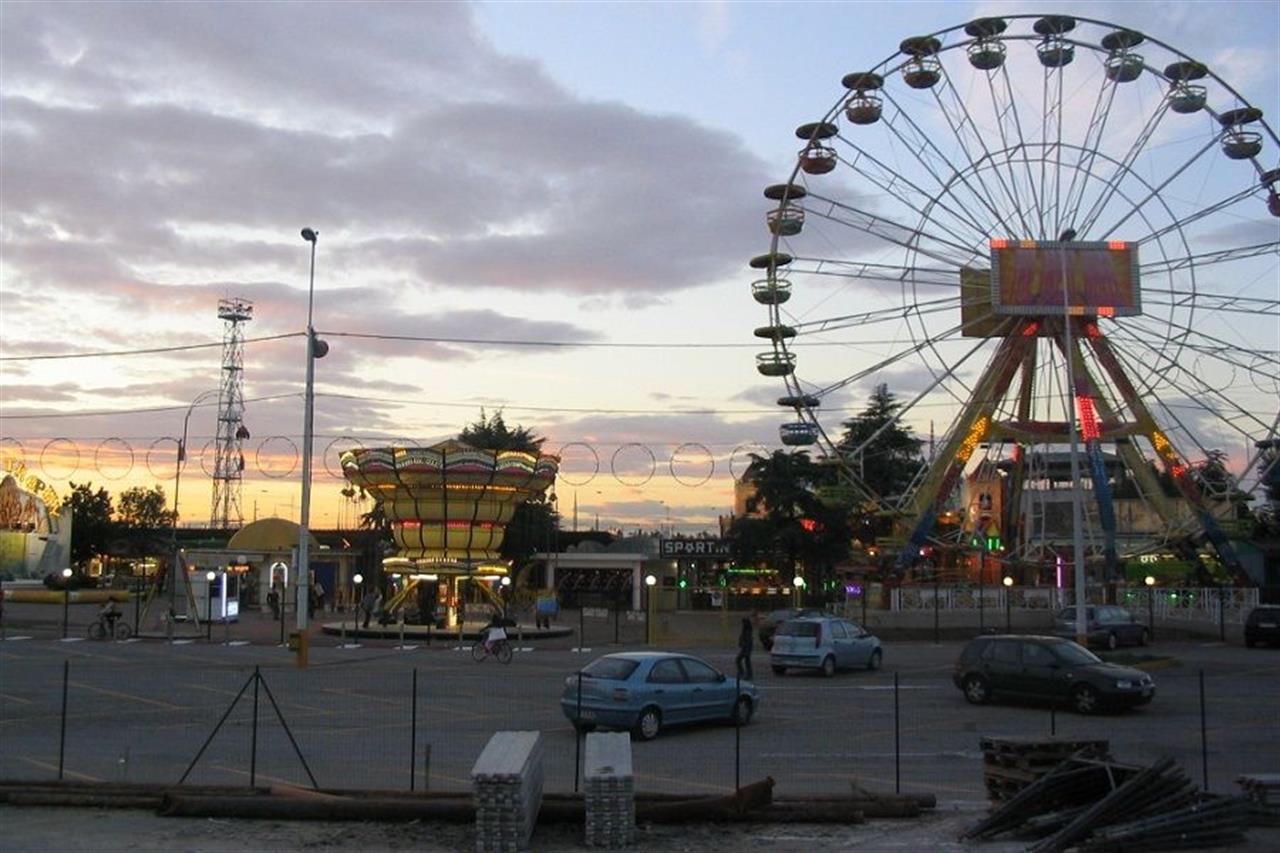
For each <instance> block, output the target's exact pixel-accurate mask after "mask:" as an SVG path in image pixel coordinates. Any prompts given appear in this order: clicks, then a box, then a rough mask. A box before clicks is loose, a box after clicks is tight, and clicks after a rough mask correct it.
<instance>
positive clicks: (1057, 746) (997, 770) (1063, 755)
mask: <svg viewBox="0 0 1280 853" xmlns="http://www.w3.org/2000/svg"><path fill="white" fill-rule="evenodd" d="M1109 749H1110V744H1109V743H1108V742H1107V741H1105V740H1080V739H1073V738H1056V737H1050V738H1044V737H984V738H983V739H982V778H983V781H984V782H985V783H986V786H987V794H988V796H990V797H991V799H993V800H1008V799H1010V798H1011V797H1013V796H1014V795H1015V794H1017V793H1018V792H1019V791H1021V790H1022V789H1023V788H1025V787H1026V786H1027V785H1029V784H1031V783H1032V782H1034V781H1036V780H1037V779H1039V778H1040V777H1041V776H1043V775H1044V774H1045V773H1047V772H1049V770H1050V769H1052V768H1054V767H1056V766H1058V765H1059V764H1061V763H1062V762H1063V761H1065V760H1066V759H1068V758H1070V757H1071V756H1073V755H1079V756H1082V757H1087V758H1098V759H1106V758H1108V757H1109V754H1108V750H1109Z"/></svg>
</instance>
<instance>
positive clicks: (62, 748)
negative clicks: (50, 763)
mask: <svg viewBox="0 0 1280 853" xmlns="http://www.w3.org/2000/svg"><path fill="white" fill-rule="evenodd" d="M70 678H71V660H70V659H69V658H68V659H64V660H63V661H62V724H61V725H60V727H59V729H60V731H59V734H58V781H62V765H63V758H64V757H65V755H66V751H67V682H68V681H69V680H70Z"/></svg>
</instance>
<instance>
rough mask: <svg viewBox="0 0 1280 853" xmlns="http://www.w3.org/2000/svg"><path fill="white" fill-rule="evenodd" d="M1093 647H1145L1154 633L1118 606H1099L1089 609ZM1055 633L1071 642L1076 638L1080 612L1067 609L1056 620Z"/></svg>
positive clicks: (1088, 630)
mask: <svg viewBox="0 0 1280 853" xmlns="http://www.w3.org/2000/svg"><path fill="white" fill-rule="evenodd" d="M1085 619H1086V620H1087V626H1088V627H1087V628H1086V630H1087V632H1088V637H1089V645H1091V646H1099V647H1101V648H1104V649H1115V648H1119V647H1120V646H1145V645H1146V644H1147V643H1148V642H1149V641H1150V640H1151V631H1150V629H1148V628H1147V626H1146V625H1144V624H1142V623H1141V622H1139V621H1137V620H1136V619H1134V618H1133V614H1132V613H1130V612H1129V611H1128V610H1125V609H1124V608H1123V607H1116V606H1115V605H1114V604H1097V605H1090V606H1088V607H1086V608H1085ZM1053 633H1054V635H1055V636H1058V637H1063V638H1065V639H1068V640H1074V639H1075V638H1076V609H1075V608H1074V607H1064V608H1063V609H1062V610H1060V611H1058V614H1057V616H1055V617H1054V623H1053Z"/></svg>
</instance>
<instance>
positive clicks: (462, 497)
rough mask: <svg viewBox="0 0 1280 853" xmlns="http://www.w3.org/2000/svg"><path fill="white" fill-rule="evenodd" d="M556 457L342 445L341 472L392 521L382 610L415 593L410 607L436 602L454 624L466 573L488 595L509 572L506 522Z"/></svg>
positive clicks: (455, 446) (553, 468) (540, 489)
mask: <svg viewBox="0 0 1280 853" xmlns="http://www.w3.org/2000/svg"><path fill="white" fill-rule="evenodd" d="M559 464H560V460H559V458H558V457H555V456H550V455H547V454H534V453H526V452H524V451H519V450H482V449H480V448H476V447H472V446H470V445H468V444H463V443H462V442H459V441H445V442H441V443H439V444H436V445H433V446H431V447H371V448H358V449H354V450H348V451H346V452H345V453H343V454H342V471H343V474H344V475H345V476H346V478H347V480H348V481H349V482H350V483H351V484H352V485H355V486H359V487H360V488H362V489H364V490H365V492H366V493H368V494H369V495H370V496H372V497H373V499H374V501H376V502H377V504H378V507H379V508H380V509H381V511H382V512H383V514H384V515H385V516H386V518H387V520H388V521H389V522H390V524H391V533H392V538H393V540H394V541H395V545H396V553H395V555H394V556H392V557H389V558H388V559H386V560H384V561H383V568H382V570H383V573H384V574H386V575H390V576H392V577H393V578H395V579H396V580H397V581H399V583H398V584H397V589H396V590H395V594H394V596H389V597H388V601H387V606H386V609H387V610H388V611H392V610H395V609H397V608H399V607H402V606H404V605H405V604H406V603H407V602H409V601H410V600H411V599H416V600H417V601H418V602H419V604H418V606H419V609H421V608H422V607H423V606H428V607H430V606H434V607H435V608H437V609H442V610H443V612H444V614H445V615H444V621H445V623H446V624H448V625H456V624H457V623H458V620H459V617H460V615H462V614H460V612H459V611H460V605H462V602H463V598H462V591H463V584H464V583H466V582H468V581H470V582H472V583H478V584H479V585H480V588H481V589H482V591H483V592H484V594H486V595H487V596H489V597H490V598H491V599H492V600H494V601H495V602H497V601H498V600H499V599H498V596H497V589H496V587H498V586H499V585H500V584H501V581H502V579H503V578H504V577H505V576H506V575H507V572H508V566H507V564H506V562H505V561H503V560H502V559H501V555H500V553H499V549H500V548H501V546H502V539H503V536H504V535H505V533H506V526H507V523H508V522H510V521H511V517H512V515H514V513H515V510H516V507H517V506H518V505H519V504H521V503H524V502H526V501H529V500H531V499H533V498H535V497H537V496H540V495H542V494H543V493H544V492H545V491H546V490H547V489H548V488H550V487H551V485H552V484H553V483H554V482H555V478H556V472H557V470H558V469H559ZM429 618H432V617H431V616H429V615H427V614H420V619H421V620H422V621H427V620H428V619H429Z"/></svg>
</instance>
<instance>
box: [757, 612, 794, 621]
mask: <svg viewBox="0 0 1280 853" xmlns="http://www.w3.org/2000/svg"><path fill="white" fill-rule="evenodd" d="M793 616H795V611H794V610H775V611H773V612H772V613H770V614H769V615H768V616H766V617H764V621H766V622H786V621H787V620H788V619H790V618H792V617H793Z"/></svg>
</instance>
